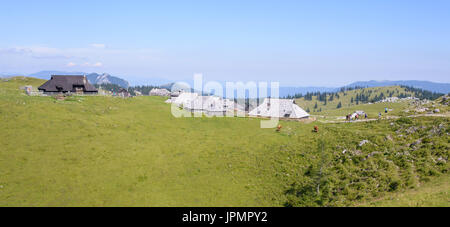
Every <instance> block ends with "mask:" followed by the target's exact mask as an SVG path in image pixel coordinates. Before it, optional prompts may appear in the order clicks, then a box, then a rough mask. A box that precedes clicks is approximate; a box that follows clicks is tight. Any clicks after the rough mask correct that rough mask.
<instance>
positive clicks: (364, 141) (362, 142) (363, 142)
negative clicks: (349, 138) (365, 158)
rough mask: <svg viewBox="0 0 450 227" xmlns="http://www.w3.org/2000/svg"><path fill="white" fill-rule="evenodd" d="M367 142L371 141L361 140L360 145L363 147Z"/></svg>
mask: <svg viewBox="0 0 450 227" xmlns="http://www.w3.org/2000/svg"><path fill="white" fill-rule="evenodd" d="M366 143H370V141H368V140H363V141H361V142H359V146H360V147H362V146H363V145H364V144H366Z"/></svg>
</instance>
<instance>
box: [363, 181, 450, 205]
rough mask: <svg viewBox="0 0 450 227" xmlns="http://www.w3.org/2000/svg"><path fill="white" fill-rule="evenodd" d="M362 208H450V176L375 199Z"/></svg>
mask: <svg viewBox="0 0 450 227" xmlns="http://www.w3.org/2000/svg"><path fill="white" fill-rule="evenodd" d="M359 205H360V206H377V207H379V206H381V207H450V175H444V176H442V177H439V178H437V179H433V180H432V181H431V182H427V183H425V184H424V185H421V186H420V187H418V188H415V189H410V190H406V191H403V192H399V193H395V194H392V195H389V196H385V197H383V198H380V199H375V200H374V201H372V202H369V203H365V204H359Z"/></svg>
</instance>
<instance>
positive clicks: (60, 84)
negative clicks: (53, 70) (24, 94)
mask: <svg viewBox="0 0 450 227" xmlns="http://www.w3.org/2000/svg"><path fill="white" fill-rule="evenodd" d="M74 85H75V86H84V91H87V92H96V91H98V90H97V89H96V88H95V87H94V86H92V85H91V84H90V83H89V81H88V80H87V78H86V77H85V76H60V75H54V76H52V77H51V79H50V80H49V81H47V82H45V83H44V84H43V85H41V86H40V87H39V88H38V89H39V90H44V91H47V92H58V91H65V92H67V91H74V88H73V87H74ZM58 88H59V89H58Z"/></svg>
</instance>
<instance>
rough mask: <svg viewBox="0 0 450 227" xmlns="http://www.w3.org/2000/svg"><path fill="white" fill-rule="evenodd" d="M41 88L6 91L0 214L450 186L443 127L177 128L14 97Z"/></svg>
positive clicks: (140, 109) (358, 200)
mask: <svg viewBox="0 0 450 227" xmlns="http://www.w3.org/2000/svg"><path fill="white" fill-rule="evenodd" d="M43 82H44V81H43V80H38V79H34V78H27V77H15V78H10V79H7V80H5V79H4V80H2V81H1V82H0V122H1V123H0V124H1V126H0V127H1V129H0V206H342V205H343V206H351V205H358V204H364V203H365V202H370V201H372V200H374V199H377V198H380V197H383V196H389V195H396V193H402V192H404V191H409V190H411V189H412V188H418V187H419V188H420V186H421V185H422V184H424V183H425V182H428V181H430V180H433V179H442V177H446V176H448V170H449V164H448V162H447V160H448V156H449V137H448V133H449V128H448V123H449V119H448V118H438V117H421V118H414V119H409V118H401V119H397V120H393V119H392V120H380V121H373V122H361V123H357V124H342V123H340V124H326V123H320V122H314V123H302V122H297V121H281V122H280V124H281V125H282V126H283V128H282V130H281V132H276V131H275V129H261V128H260V119H257V118H237V117H234V118H217V117H202V118H174V117H173V116H172V115H171V113H170V105H168V104H165V103H164V100H165V99H164V98H161V97H149V96H141V97H133V98H127V99H123V98H118V97H110V96H72V97H69V98H67V99H65V100H56V99H55V98H53V97H50V96H49V97H34V96H27V95H25V94H24V92H23V91H21V90H19V88H20V87H21V86H24V85H33V87H37V86H39V85H41V84H42V83H43ZM380 111H381V110H380ZM404 119H406V120H404ZM314 125H317V126H318V128H319V132H318V133H314V132H312V129H313V126H314ZM411 127H412V128H413V129H415V130H414V131H408V130H410V128H411ZM399 135H402V136H399ZM422 137H424V138H425V137H426V138H427V139H423V140H422V141H421V142H420V143H417V144H413V143H414V142H416V141H417V140H418V139H420V138H422ZM362 140H368V141H369V143H368V144H367V145H362V146H360V143H361V141H362ZM324 166H328V167H326V168H325V167H324ZM321 167H324V168H321ZM319 169H322V170H323V171H319ZM447 178H448V177H447ZM447 178H443V179H447ZM444 185H445V189H443V190H445V191H447V192H448V191H449V190H450V189H449V187H448V184H444ZM317 186H319V187H317ZM317 188H319V189H317ZM446 195H448V194H446ZM445 197H446V198H447V203H445V204H444V205H447V206H449V205H450V204H449V203H448V201H449V200H448V196H445ZM441 205H442V204H441Z"/></svg>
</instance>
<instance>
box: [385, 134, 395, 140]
mask: <svg viewBox="0 0 450 227" xmlns="http://www.w3.org/2000/svg"><path fill="white" fill-rule="evenodd" d="M386 140H389V141H393V140H394V139H392V136H391V135H387V136H386Z"/></svg>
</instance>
